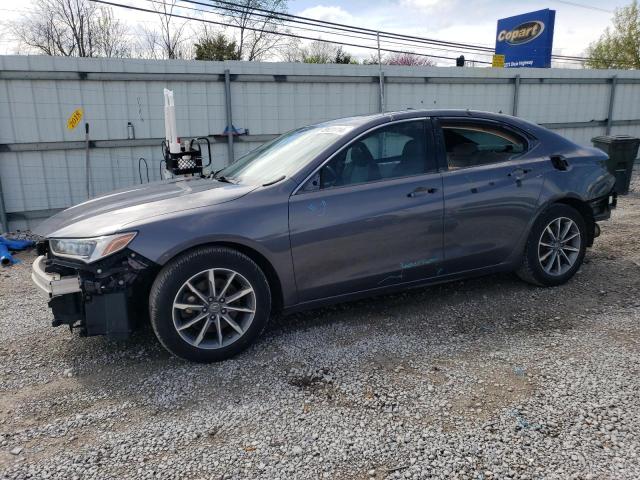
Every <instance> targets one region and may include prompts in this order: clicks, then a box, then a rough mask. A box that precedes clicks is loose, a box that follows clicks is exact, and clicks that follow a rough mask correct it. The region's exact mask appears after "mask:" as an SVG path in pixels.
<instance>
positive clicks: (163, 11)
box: [144, 0, 187, 60]
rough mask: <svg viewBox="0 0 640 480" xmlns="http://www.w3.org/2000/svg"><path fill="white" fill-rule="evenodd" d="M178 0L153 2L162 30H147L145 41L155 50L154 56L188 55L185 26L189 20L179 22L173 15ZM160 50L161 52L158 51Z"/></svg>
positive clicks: (169, 57) (178, 56)
mask: <svg viewBox="0 0 640 480" xmlns="http://www.w3.org/2000/svg"><path fill="white" fill-rule="evenodd" d="M176 1H177V0H167V1H164V2H158V3H156V2H152V5H153V9H154V10H155V11H156V12H157V13H158V16H159V17H160V31H159V32H158V31H156V30H145V31H144V33H145V35H146V39H145V43H146V44H147V47H150V48H151V50H152V52H153V55H152V56H153V57H154V58H155V57H158V56H159V57H160V58H167V59H169V60H173V59H176V58H184V57H185V56H186V50H187V49H186V48H185V43H186V40H187V39H186V35H185V27H186V25H187V22H181V23H177V22H178V20H176V17H174V16H173V10H174V9H175V8H176ZM157 50H159V52H157Z"/></svg>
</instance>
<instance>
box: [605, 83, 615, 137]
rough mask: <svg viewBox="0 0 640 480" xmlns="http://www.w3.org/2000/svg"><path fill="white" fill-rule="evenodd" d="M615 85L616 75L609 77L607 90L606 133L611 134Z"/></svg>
mask: <svg viewBox="0 0 640 480" xmlns="http://www.w3.org/2000/svg"><path fill="white" fill-rule="evenodd" d="M616 85H618V76H617V75H614V76H613V77H611V90H610V92H609V113H608V114H607V128H606V133H605V134H606V135H609V134H611V126H612V125H613V105H614V103H615V101H616Z"/></svg>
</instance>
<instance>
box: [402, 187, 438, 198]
mask: <svg viewBox="0 0 640 480" xmlns="http://www.w3.org/2000/svg"><path fill="white" fill-rule="evenodd" d="M437 191H438V189H437V188H433V187H431V188H427V187H418V188H416V189H415V190H414V191H413V192H411V193H407V197H409V198H415V197H421V196H423V195H427V194H429V193H436V192H437Z"/></svg>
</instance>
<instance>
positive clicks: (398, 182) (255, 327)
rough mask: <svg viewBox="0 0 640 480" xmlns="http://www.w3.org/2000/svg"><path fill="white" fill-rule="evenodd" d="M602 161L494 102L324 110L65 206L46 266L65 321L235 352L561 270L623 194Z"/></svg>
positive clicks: (193, 354) (190, 350)
mask: <svg viewBox="0 0 640 480" xmlns="http://www.w3.org/2000/svg"><path fill="white" fill-rule="evenodd" d="M606 159H607V157H606V155H605V154H604V153H602V152H601V151H599V150H595V149H592V148H585V147H581V146H578V145H576V144H575V143H573V142H571V141H569V140H567V139H565V138H563V137H561V136H559V135H557V134H555V133H553V132H551V131H549V130H546V129H544V128H542V127H539V126H537V125H534V124H531V123H528V122H526V121H524V120H521V119H519V118H514V117H509V116H505V115H497V114H492V113H483V112H470V111H458V110H441V111H403V112H395V113H387V114H379V115H370V116H360V117H352V118H344V119H339V120H334V121H329V122H324V123H320V124H317V125H312V126H308V127H304V128H299V129H296V130H293V131H291V132H289V133H286V134H284V135H282V136H280V137H278V138H276V139H275V140H273V141H271V142H269V143H267V144H265V145H263V146H261V147H260V148H258V149H257V150H254V151H253V152H251V153H249V154H247V155H245V156H244V157H242V158H240V159H239V160H237V161H236V162H235V163H233V164H231V165H229V166H228V167H226V168H224V169H223V170H221V171H219V172H216V173H215V174H214V175H209V176H204V177H202V176H198V177H188V178H184V177H183V178H175V179H172V180H168V181H162V182H155V183H148V184H145V185H138V186H135V187H131V188H128V189H124V190H120V191H116V192H113V193H110V194H108V195H105V196H102V197H99V198H95V199H92V200H89V201H87V202H85V203H83V204H80V205H77V206H75V207H72V208H69V209H67V210H65V211H64V212H61V213H60V214H58V215H56V216H54V217H52V218H50V219H48V220H47V221H45V222H44V223H42V224H41V225H40V226H39V228H38V229H37V233H39V234H41V235H42V236H43V238H44V240H43V241H42V242H40V243H39V244H38V248H39V253H40V255H41V256H40V257H38V259H37V260H36V262H35V263H34V267H33V275H32V276H33V279H34V281H35V282H36V284H37V285H38V286H40V287H41V288H42V289H43V290H44V291H45V292H47V293H48V294H49V296H50V301H49V305H50V307H51V308H52V310H53V325H54V326H58V325H69V326H71V327H72V328H77V329H78V330H79V331H80V333H81V334H82V335H100V334H106V335H109V336H112V337H126V336H127V335H128V334H129V333H130V332H131V331H132V330H133V329H135V328H136V327H137V326H139V325H140V324H141V323H142V322H145V321H147V320H149V319H150V321H151V325H152V326H153V330H154V331H155V333H156V335H157V337H158V339H159V340H160V342H161V343H162V345H164V346H165V347H166V348H167V350H169V351H170V352H171V353H173V354H175V355H177V356H179V357H182V358H186V359H189V360H193V361H198V362H210V361H216V360H222V359H225V358H228V357H230V356H232V355H234V354H236V353H238V352H240V351H241V350H243V349H245V348H246V347H247V346H248V345H250V344H251V343H252V342H253V341H255V340H256V338H257V337H258V336H259V335H260V333H261V332H262V331H263V330H264V328H265V326H266V325H267V322H268V320H269V317H270V316H271V315H272V313H273V312H275V311H284V312H285V313H286V312H291V311H294V310H299V309H305V308H312V307H317V306H320V305H325V304H328V303H332V302H341V301H346V300H351V299H354V298H359V297H363V296H369V295H374V294H378V293H383V292H385V293H386V292H390V291H396V290H402V289H406V288H411V287H417V286H422V285H427V284H432V283H436V282H446V281H451V280H454V279H460V278H464V277H469V276H476V275H485V274H490V273H494V272H501V271H515V272H517V274H518V275H519V276H520V278H522V279H524V280H526V281H527V282H530V283H533V284H535V285H539V286H554V285H560V284H563V283H564V282H566V281H568V280H569V279H570V278H571V277H572V276H573V275H574V274H575V273H576V271H577V270H578V268H580V264H581V262H582V259H583V257H584V254H585V249H586V248H587V247H590V246H591V245H592V244H593V241H594V238H595V237H597V236H598V233H599V227H598V225H597V222H598V221H600V220H604V219H607V218H609V216H610V211H611V209H612V208H613V207H614V206H615V201H616V196H615V192H613V191H612V188H613V185H614V179H613V177H612V176H611V175H610V174H609V173H607V170H606V167H605V161H606Z"/></svg>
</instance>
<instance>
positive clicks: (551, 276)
mask: <svg viewBox="0 0 640 480" xmlns="http://www.w3.org/2000/svg"><path fill="white" fill-rule="evenodd" d="M586 239H587V229H586V224H585V221H584V218H583V217H582V215H581V214H580V213H579V212H578V211H577V210H576V209H574V208H572V207H570V206H568V205H563V204H553V205H551V206H550V207H549V208H548V209H547V210H545V211H544V212H543V213H542V214H541V215H540V216H539V217H538V219H537V220H536V222H535V224H534V225H533V228H532V229H531V232H530V234H529V239H528V241H527V246H526V248H525V252H524V258H523V261H522V265H521V267H520V269H519V270H518V271H517V273H518V276H519V277H520V278H521V279H523V280H525V281H527V282H529V283H533V284H535V285H540V286H555V285H562V284H563V283H565V282H567V281H568V280H569V279H570V278H571V277H573V275H574V274H575V273H576V272H577V271H578V269H579V268H580V265H581V264H582V260H583V259H584V254H585V251H586Z"/></svg>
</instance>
